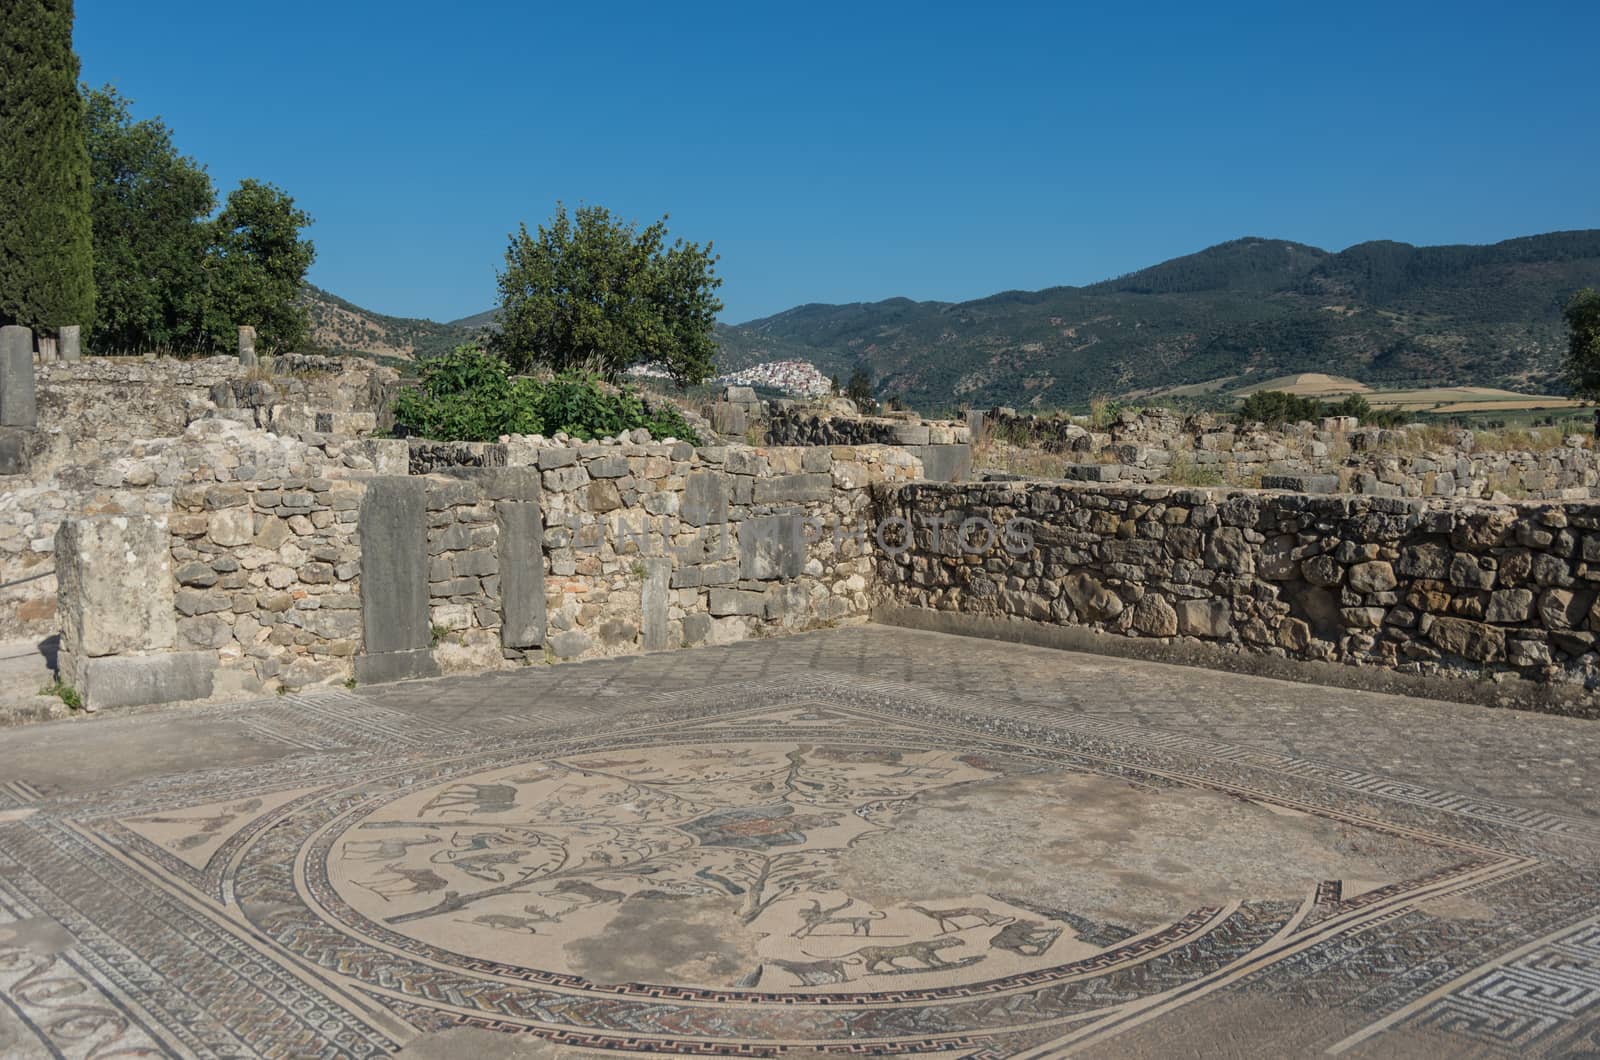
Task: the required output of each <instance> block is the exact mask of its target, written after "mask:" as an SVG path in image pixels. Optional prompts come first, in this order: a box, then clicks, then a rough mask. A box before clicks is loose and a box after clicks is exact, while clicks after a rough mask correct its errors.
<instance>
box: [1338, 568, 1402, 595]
mask: <svg viewBox="0 0 1600 1060" xmlns="http://www.w3.org/2000/svg"><path fill="white" fill-rule="evenodd" d="M1349 576H1350V588H1352V589H1354V590H1355V591H1356V592H1358V593H1386V592H1389V591H1390V590H1391V589H1393V588H1394V587H1395V586H1397V585H1399V584H1400V582H1399V580H1398V579H1396V578H1395V576H1394V568H1393V567H1391V566H1390V565H1389V564H1387V563H1385V562H1384V561H1382V560H1372V561H1370V562H1367V563H1357V564H1356V565H1355V566H1353V567H1351V568H1350V575H1349Z"/></svg>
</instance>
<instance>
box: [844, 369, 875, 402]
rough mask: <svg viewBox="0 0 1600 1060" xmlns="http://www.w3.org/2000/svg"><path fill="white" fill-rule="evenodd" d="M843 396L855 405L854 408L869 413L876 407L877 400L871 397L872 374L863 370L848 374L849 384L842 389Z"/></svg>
mask: <svg viewBox="0 0 1600 1060" xmlns="http://www.w3.org/2000/svg"><path fill="white" fill-rule="evenodd" d="M844 396H845V397H847V398H849V399H850V400H851V401H854V402H855V403H856V408H858V409H860V410H861V411H862V412H869V411H871V410H872V409H873V408H876V407H877V404H878V402H877V399H876V398H874V397H873V396H872V373H871V372H868V371H867V370H866V369H865V368H857V369H856V370H855V371H853V372H851V373H850V382H849V384H848V385H847V386H846V387H845V388H844Z"/></svg>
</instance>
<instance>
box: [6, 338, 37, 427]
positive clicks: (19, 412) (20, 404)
mask: <svg viewBox="0 0 1600 1060" xmlns="http://www.w3.org/2000/svg"><path fill="white" fill-rule="evenodd" d="M38 425H39V410H38V407H37V406H36V405H35V403H34V396H33V332H32V331H30V330H29V329H27V328H24V327H18V326H17V325H15V324H12V325H8V326H6V327H4V328H0V427H29V428H32V427H37V426H38Z"/></svg>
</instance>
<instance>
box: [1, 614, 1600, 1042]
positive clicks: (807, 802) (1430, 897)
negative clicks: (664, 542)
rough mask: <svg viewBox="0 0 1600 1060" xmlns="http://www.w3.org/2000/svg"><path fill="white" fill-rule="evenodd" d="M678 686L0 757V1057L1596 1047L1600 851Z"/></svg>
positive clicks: (993, 704)
mask: <svg viewBox="0 0 1600 1060" xmlns="http://www.w3.org/2000/svg"><path fill="white" fill-rule="evenodd" d="M871 636H875V637H878V638H880V640H882V641H883V643H885V644H887V643H891V642H892V640H890V639H885V635H884V634H879V633H874V634H871ZM905 636H906V637H907V638H908V639H907V640H906V641H905V644H906V646H907V647H908V648H909V649H915V650H925V649H927V648H928V646H929V645H930V644H933V643H935V642H936V643H938V644H940V645H943V648H944V650H946V651H951V650H957V649H959V648H960V647H961V646H964V645H966V644H969V643H971V642H963V641H952V640H950V639H949V638H936V639H934V638H930V637H929V636H928V635H909V634H908V635H905ZM801 640H803V638H802V639H801ZM766 647H769V649H770V650H772V651H776V652H779V654H780V657H783V656H782V652H783V651H785V650H787V651H789V652H790V653H791V654H790V656H787V657H788V658H791V659H793V660H796V661H798V659H799V658H800V657H801V655H800V654H799V653H800V649H795V648H789V649H780V648H776V647H772V646H766ZM973 650H974V651H980V650H981V651H986V652H991V653H993V652H1000V653H1006V652H1012V653H1015V655H1014V658H1013V660H1012V661H1013V662H1014V663H1016V664H1018V665H1024V664H1026V663H1027V662H1028V661H1029V660H1032V659H1035V658H1040V657H1039V656H1036V655H1034V654H1031V651H1032V650H1030V649H1020V648H1006V647H1003V646H995V645H984V646H983V647H982V648H981V649H979V648H977V647H974V649H973ZM694 654H696V653H679V654H678V656H676V657H673V661H672V662H671V663H668V662H666V661H663V662H662V663H661V664H660V665H661V666H662V667H664V668H669V669H670V667H674V666H678V665H681V661H682V658H683V657H684V656H692V655H694ZM1051 654H1052V655H1053V656H1054V658H1053V659H1051V661H1050V662H1049V665H1053V666H1064V667H1069V669H1068V670H1067V671H1066V672H1070V666H1071V665H1072V661H1073V659H1075V658H1079V657H1071V656H1063V655H1061V654H1060V653H1051ZM658 658H660V659H662V660H666V659H668V658H669V657H666V656H662V657H658ZM727 658H732V659H734V660H739V659H751V658H753V656H752V655H751V654H750V653H749V652H748V651H744V652H743V653H738V652H735V653H732V654H730V655H726V656H717V655H716V654H714V652H708V653H707V654H706V655H705V656H704V661H706V662H707V663H710V664H713V665H708V666H707V667H706V668H705V669H704V670H703V671H702V672H703V673H704V674H705V675H706V676H712V677H714V676H717V674H716V671H717V669H718V667H719V666H720V665H722V662H723V661H725V659H727ZM650 665H651V661H650V660H649V659H646V660H643V661H642V662H640V661H633V662H630V663H628V664H622V663H617V664H593V665H589V666H585V667H575V668H571V670H572V671H573V676H571V677H564V678H560V679H558V678H555V677H551V676H548V675H550V674H552V673H553V672H552V671H540V672H529V673H527V674H515V675H499V676H497V677H496V678H494V679H492V680H491V679H470V680H468V681H466V682H454V683H453V682H451V681H444V682H437V683H430V684H427V685H416V686H405V687H403V688H399V689H393V690H376V691H372V692H370V693H368V692H365V691H363V692H362V693H360V694H356V693H346V692H326V693H319V694H314V695H305V696H293V697H282V698H280V699H277V700H274V701H272V702H270V703H261V704H247V705H233V706H227V707H213V708H205V709H204V710H200V711H190V712H187V714H186V715H185V716H184V717H183V718H182V719H180V720H177V721H173V722H171V724H182V725H186V726H190V728H189V729H188V730H184V731H187V732H189V733H190V736H191V737H192V739H193V741H194V742H193V743H191V750H192V753H193V755H194V757H193V758H192V759H191V760H189V761H187V762H186V763H185V764H184V767H183V768H172V765H174V764H176V763H177V762H182V761H183V759H184V756H183V755H182V754H177V755H176V756H175V758H174V761H173V763H161V764H160V765H159V766H158V767H156V768H152V769H150V770H146V771H144V773H143V774H142V775H137V776H124V777H121V778H120V779H117V780H116V782H114V783H109V784H92V783H91V784H86V785H77V786H75V785H74V784H72V783H71V782H70V781H68V780H66V779H63V777H64V776H65V775H66V774H65V773H62V772H56V773H52V772H51V771H50V770H49V769H46V768H44V767H43V766H41V767H40V768H39V769H37V770H33V771H32V777H29V778H25V779H9V780H7V779H6V776H7V773H6V772H5V771H6V770H9V771H11V772H16V773H23V774H25V775H26V774H28V773H29V772H30V771H29V770H28V769H27V768H25V767H20V768H19V767H18V766H17V759H15V758H14V759H13V760H9V761H8V759H7V758H6V757H5V754H4V752H0V1056H6V1057H10V1056H18V1057H31V1056H35V1055H37V1056H58V1057H82V1058H102V1057H119V1058H121V1057H144V1056H152V1057H165V1056H204V1057H211V1056H219V1057H220V1056H227V1057H248V1056H281V1057H310V1056H317V1057H365V1056H383V1055H388V1054H392V1053H395V1052H401V1055H402V1056H430V1057H431V1056H445V1055H466V1056H472V1057H475V1058H478V1060H488V1058H490V1057H493V1056H499V1055H505V1056H528V1057H543V1056H603V1055H613V1054H640V1053H644V1054H654V1055H689V1056H747V1057H748V1056H771V1057H801V1056H805V1057H809V1056H826V1055H904V1054H935V1055H943V1056H950V1057H1045V1056H1069V1055H1077V1054H1082V1055H1089V1056H1122V1055H1128V1056H1171V1055H1206V1056H1262V1057H1266V1056H1298V1055H1331V1056H1348V1057H1374V1056H1440V1055H1449V1056H1515V1055H1545V1056H1571V1057H1578V1056H1600V905H1597V903H1596V895H1597V893H1600V888H1597V885H1600V875H1597V872H1596V867H1597V864H1600V858H1597V853H1600V819H1597V818H1595V817H1593V816H1587V815H1584V814H1581V813H1579V814H1575V813H1566V812H1558V811H1556V810H1552V809H1547V808H1541V807H1538V806H1532V805H1529V804H1528V800H1515V799H1513V800H1511V801H1500V800H1495V799H1489V798H1484V797H1482V796H1480V795H1477V794H1453V793H1451V792H1448V791H1443V790H1436V789H1434V788H1431V787H1428V786H1425V785H1419V784H1416V783H1414V782H1411V781H1409V780H1406V779H1393V778H1388V777H1385V776H1382V775H1379V774H1377V773H1371V772H1365V771H1361V770H1358V769H1354V768H1351V767H1350V766H1348V765H1347V764H1340V763H1337V762H1328V761H1319V760H1317V759H1315V758H1309V757H1306V756H1304V755H1299V754H1293V753H1285V752H1284V751H1282V750H1276V749H1272V748H1270V747H1252V746H1248V745H1244V744H1234V743H1227V742H1222V741H1218V740H1216V739H1214V738H1212V737H1211V736H1209V735H1190V734H1187V733H1184V732H1183V731H1182V730H1181V727H1173V728H1151V727H1145V726H1140V725H1135V724H1130V723H1128V722H1127V721H1125V720H1120V719H1117V718H1114V717H1108V716H1105V715H1102V714H1097V713H1095V712H1092V711H1076V710H1060V709H1058V710H1054V711H1051V710H1045V709H1039V708H1037V707H1033V706H1028V705H1026V704H1024V703H1023V702H1020V700H1022V699H1026V698H1031V697H1024V696H1020V695H1006V694H999V695H994V696H991V697H984V696H981V695H972V694H969V693H964V692H956V691H953V690H952V689H951V688H950V687H949V684H948V683H946V682H940V681H937V680H935V681H931V682H928V683H923V684H918V683H912V682H905V681H898V680H888V679H882V678H878V679H872V680H865V679H862V678H860V677H855V676H851V675H849V674H846V673H842V672H836V671H830V670H829V669H828V668H826V667H815V666H813V667H806V666H802V665H798V664H797V665H795V666H793V667H792V670H791V672H789V673H786V674H783V675H770V674H769V675H767V679H754V680H751V679H746V680H737V681H728V682H725V683H712V684H709V685H705V686H701V687H694V686H693V685H692V684H689V687H673V686H674V685H675V684H688V682H677V681H674V680H669V679H666V677H665V670H664V671H663V673H661V674H657V678H658V680H657V681H656V690H655V691H652V692H647V693H633V692H629V693H627V694H623V692H624V690H622V689H619V688H612V689H610V690H609V691H608V690H607V689H606V687H605V686H606V684H607V682H609V681H612V680H615V679H616V678H617V675H616V672H615V671H618V670H625V669H627V668H628V667H630V666H631V667H633V670H632V673H633V675H634V677H637V678H645V677H648V675H649V672H650V671H649V667H650ZM1078 665H1079V666H1080V667H1082V673H1083V674H1084V675H1085V679H1098V680H1101V681H1103V682H1104V681H1107V680H1109V678H1107V677H1105V676H1104V675H1102V676H1101V677H1099V678H1094V677H1093V666H1092V665H1090V664H1086V663H1083V662H1081V661H1080V662H1079V664H1078ZM1118 665H1119V666H1122V667H1138V666H1139V665H1140V664H1127V663H1122V664H1118ZM640 666H643V667H644V668H645V669H644V670H639V669H638V668H639V667H640ZM608 667H610V670H611V671H612V672H610V673H608V670H607V668H608ZM563 669H567V668H557V672H558V671H560V670H563ZM1152 669H1159V670H1161V671H1164V672H1166V673H1167V674H1168V675H1169V676H1170V674H1172V673H1176V674H1177V675H1179V677H1180V678H1181V675H1182V674H1184V673H1193V672H1192V671H1173V670H1172V669H1171V668H1152ZM585 675H587V676H585ZM725 676H732V675H725ZM1214 676H1215V675H1207V676H1206V678H1204V679H1203V680H1212V679H1214ZM558 680H573V681H577V682H578V683H579V684H583V683H584V682H585V681H588V682H589V684H588V685H585V686H584V688H583V689H582V690H579V691H577V692H576V693H573V692H572V690H568V692H567V693H564V694H558V692H559V686H558V685H554V684H550V682H553V681H558ZM1197 680H1201V679H1198V678H1197ZM1227 680H1229V681H1232V682H1241V681H1243V682H1246V683H1247V684H1248V683H1249V682H1250V679H1241V678H1228V679H1227ZM1249 687H1250V689H1251V690H1252V694H1262V695H1265V694H1269V692H1270V691H1271V690H1272V689H1276V690H1278V691H1279V693H1280V694H1288V695H1294V694H1296V693H1297V692H1298V691H1299V690H1298V689H1297V687H1296V686H1293V685H1284V684H1278V683H1275V682H1255V683H1254V684H1250V685H1249ZM469 689H470V690H471V691H470V693H469V692H468V691H467V690H469ZM541 692H547V693H549V695H548V698H547V701H546V700H545V699H542V698H541ZM1319 694H1320V693H1319ZM453 695H459V696H461V697H462V698H463V700H464V701H465V700H471V702H472V703H473V708H472V709H470V710H465V712H464V713H463V712H458V711H454V710H453V709H452V708H451V707H450V703H451V699H452V696H453ZM1342 695H1346V696H1348V695H1352V694H1351V693H1342ZM1371 698H1373V699H1374V700H1384V701H1387V703H1388V704H1389V706H1390V707H1391V709H1394V708H1395V707H1396V706H1400V707H1403V706H1404V705H1405V704H1406V702H1407V701H1403V700H1398V699H1394V698H1393V697H1371ZM430 703H431V704H432V705H433V706H434V708H435V709H433V710H431V711H430V710H429V709H428V706H429V704H430ZM1417 709H1419V710H1427V709H1432V708H1431V707H1430V706H1429V705H1426V704H1418V708H1417ZM1450 709H1455V708H1450ZM1478 713H1479V714H1481V715H1483V716H1485V717H1491V718H1492V717H1494V716H1495V715H1493V714H1492V712H1487V711H1480V712H1478ZM168 717H169V716H168V715H165V714H159V713H158V714H151V715H146V716H144V717H142V718H131V719H123V720H121V721H110V722H94V723H91V725H88V726H85V725H79V726H77V727H76V733H79V734H87V735H86V736H85V737H84V738H83V739H81V740H79V741H78V742H79V744H80V748H81V749H82V750H86V751H90V752H92V754H96V755H107V756H112V757H114V756H116V755H117V754H118V753H119V751H118V747H119V741H118V740H117V739H115V736H116V728H115V727H116V726H123V727H128V728H127V731H128V732H132V731H133V729H132V728H131V727H133V726H137V725H143V726H145V728H146V731H149V730H150V729H151V728H152V727H156V728H159V726H160V725H162V724H167V723H168V722H167V721H166V720H165V719H167V718H168ZM1500 717H1505V716H1504V715H1501V716H1500ZM1547 720H1548V721H1550V722H1551V723H1552V728H1551V729H1550V732H1549V734H1548V738H1549V739H1551V740H1556V741H1557V742H1559V741H1560V740H1561V739H1564V738H1566V734H1568V733H1569V732H1570V733H1577V734H1578V735H1577V736H1576V737H1574V738H1577V739H1585V738H1587V737H1586V736H1585V735H1584V730H1569V729H1566V728H1563V726H1565V725H1570V724H1571V723H1566V722H1562V721H1561V720H1560V719H1547ZM51 730H57V731H55V732H53V731H51ZM100 730H106V731H107V732H109V733H110V735H109V736H108V737H107V738H104V739H101V740H100V742H99V743H98V744H96V743H95V742H94V741H93V740H91V739H89V737H94V736H96V735H97V734H98V732H99V731H100ZM177 731H178V730H173V732H177ZM216 732H237V733H239V734H242V735H239V736H238V737H237V738H236V739H234V741H233V742H232V743H223V744H218V745H217V746H216V748H214V749H213V750H214V754H213V755H212V756H211V760H208V759H207V756H206V754H205V750H206V745H204V743H203V740H202V737H201V734H203V733H216ZM18 733H21V734H22V735H21V736H19V737H17V738H18V739H19V740H20V741H22V744H19V745H18V746H19V747H22V748H23V749H27V747H26V745H27V741H29V740H34V741H36V742H37V744H38V747H37V748H35V749H32V750H30V751H29V755H31V758H33V759H41V760H42V759H43V758H47V757H49V755H50V754H52V753H56V754H59V752H51V751H48V750H43V749H42V748H45V747H46V744H47V743H48V742H49V741H50V740H51V739H53V738H54V737H55V736H56V735H58V734H64V735H65V736H68V737H70V736H73V735H74V733H73V732H72V731H70V730H69V729H68V728H64V727H61V726H54V727H39V728H38V729H36V730H32V731H26V732H25V731H23V730H18ZM35 733H37V734H38V735H37V736H35V735H34V734H35ZM206 738H209V737H206ZM8 739H10V737H9V736H8V735H6V734H4V733H0V744H3V743H4V742H5V741H6V740H8ZM122 747H123V750H124V751H126V752H127V753H130V754H132V753H135V749H134V748H133V746H132V744H131V743H123V744H122ZM21 760H22V761H27V760H30V759H29V758H22V759H21ZM62 768H64V767H62V766H60V764H59V763H58V765H57V769H58V770H60V769H62ZM84 768H86V769H87V768H93V767H91V766H89V765H87V764H86V765H85V767H84ZM105 768H108V769H110V770H111V771H112V773H113V774H114V773H116V771H117V770H118V769H119V768H122V767H119V766H118V765H117V764H116V763H115V762H108V763H107V764H106V766H105ZM134 772H138V771H137V770H134ZM497 1049H498V1050H501V1051H499V1052H497V1051H496V1050H497Z"/></svg>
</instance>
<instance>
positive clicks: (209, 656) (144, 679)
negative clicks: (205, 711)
mask: <svg viewBox="0 0 1600 1060" xmlns="http://www.w3.org/2000/svg"><path fill="white" fill-rule="evenodd" d="M216 667H217V657H216V654H215V653H214V652H209V651H190V652H165V653H163V654H160V655H120V656H115V657H110V658H98V659H79V660H77V663H76V673H75V674H74V675H73V679H72V682H73V687H74V688H76V689H77V692H78V694H79V695H80V696H82V697H83V705H84V707H85V708H87V709H89V710H102V709H105V708H108V707H142V706H147V705H149V704H152V703H182V702H187V701H190V700H196V699H208V698H210V696H211V692H212V688H213V684H212V682H213V678H214V676H215V673H216Z"/></svg>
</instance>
